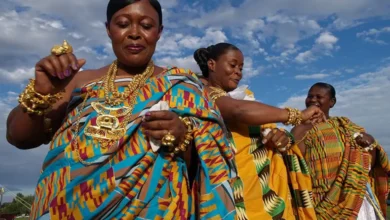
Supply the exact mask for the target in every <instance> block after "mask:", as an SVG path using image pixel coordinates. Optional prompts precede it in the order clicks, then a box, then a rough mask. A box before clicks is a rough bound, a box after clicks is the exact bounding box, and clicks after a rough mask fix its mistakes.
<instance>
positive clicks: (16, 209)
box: [0, 193, 34, 215]
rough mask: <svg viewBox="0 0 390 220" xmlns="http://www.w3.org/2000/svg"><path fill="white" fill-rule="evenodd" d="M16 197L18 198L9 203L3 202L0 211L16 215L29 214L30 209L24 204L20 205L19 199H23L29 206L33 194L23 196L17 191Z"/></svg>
mask: <svg viewBox="0 0 390 220" xmlns="http://www.w3.org/2000/svg"><path fill="white" fill-rule="evenodd" d="M17 197H18V199H16V198H14V199H13V200H12V202H10V203H4V204H3V205H2V207H1V208H0V213H6V214H16V215H21V214H30V210H29V209H28V208H26V207H25V206H24V205H22V204H21V203H20V202H19V201H20V200H24V201H25V202H27V203H28V204H29V206H31V205H32V203H33V201H34V196H32V195H28V196H25V195H23V194H21V193H18V194H17Z"/></svg>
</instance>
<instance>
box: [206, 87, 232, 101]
mask: <svg viewBox="0 0 390 220" xmlns="http://www.w3.org/2000/svg"><path fill="white" fill-rule="evenodd" d="M209 88H210V90H211V91H210V92H209V96H210V98H211V101H212V102H215V100H217V99H219V98H221V97H223V96H228V93H227V92H225V91H224V90H223V89H221V88H218V87H213V86H211V87H209Z"/></svg>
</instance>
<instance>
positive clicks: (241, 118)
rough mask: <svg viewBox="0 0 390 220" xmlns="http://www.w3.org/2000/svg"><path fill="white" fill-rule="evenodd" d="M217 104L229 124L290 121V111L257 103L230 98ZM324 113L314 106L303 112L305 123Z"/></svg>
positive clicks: (225, 98)
mask: <svg viewBox="0 0 390 220" xmlns="http://www.w3.org/2000/svg"><path fill="white" fill-rule="evenodd" d="M215 102H216V104H217V106H218V108H219V110H220V111H221V114H222V117H223V119H224V120H225V121H227V122H235V121H237V122H240V123H243V124H247V125H262V124H268V123H280V122H281V123H285V122H287V121H288V119H289V111H288V110H286V109H281V108H277V107H273V106H270V105H266V104H263V103H260V102H255V101H246V100H237V99H233V98H231V97H229V96H223V97H220V98H218V99H217V100H216V101H215ZM321 114H322V112H321V110H320V109H319V108H317V107H315V106H312V107H310V108H308V109H306V110H304V111H302V119H303V121H306V120H309V119H311V118H313V117H319V115H321Z"/></svg>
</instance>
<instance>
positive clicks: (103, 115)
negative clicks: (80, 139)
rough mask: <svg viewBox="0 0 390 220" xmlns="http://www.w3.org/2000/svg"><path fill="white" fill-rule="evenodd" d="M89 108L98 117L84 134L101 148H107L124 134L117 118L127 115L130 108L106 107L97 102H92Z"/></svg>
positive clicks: (124, 131) (123, 129)
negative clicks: (94, 123) (95, 141)
mask: <svg viewBox="0 0 390 220" xmlns="http://www.w3.org/2000/svg"><path fill="white" fill-rule="evenodd" d="M91 106H92V108H93V109H94V110H95V111H96V112H97V113H98V114H99V116H98V117H97V118H96V125H95V126H94V125H88V126H87V127H86V128H85V131H84V133H85V135H87V136H90V137H92V138H93V139H96V140H97V141H98V142H99V143H100V146H101V147H102V148H108V147H109V146H111V145H112V144H114V142H116V141H118V140H120V139H121V138H122V137H123V136H124V135H125V134H126V130H125V128H121V127H120V125H121V124H120V123H119V119H118V117H122V116H125V115H126V114H129V113H130V112H131V108H129V107H121V108H112V107H106V106H104V105H102V104H101V103H99V102H93V103H91Z"/></svg>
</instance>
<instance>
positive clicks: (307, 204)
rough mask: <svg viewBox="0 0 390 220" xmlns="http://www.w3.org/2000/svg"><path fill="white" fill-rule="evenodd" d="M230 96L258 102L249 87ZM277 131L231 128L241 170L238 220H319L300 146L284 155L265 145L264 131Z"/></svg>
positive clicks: (236, 187) (237, 192) (236, 186)
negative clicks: (263, 141)
mask: <svg viewBox="0 0 390 220" xmlns="http://www.w3.org/2000/svg"><path fill="white" fill-rule="evenodd" d="M240 91H245V93H246V94H240V93H241V92H240ZM230 95H231V96H232V97H233V98H236V99H245V100H252V101H254V97H253V93H252V92H251V91H250V90H248V89H246V87H243V88H241V89H240V88H239V89H238V90H235V92H233V93H231V94H230ZM244 96H245V98H239V97H244ZM275 127H276V124H268V125H263V126H247V125H245V124H240V123H237V122H234V123H231V124H228V128H229V130H230V131H231V134H232V142H234V146H235V150H236V155H235V159H236V164H237V170H238V178H236V180H235V181H234V182H233V183H234V184H233V187H234V197H235V201H236V210H237V219H238V220H246V219H253V220H257V219H264V220H266V219H291V220H295V219H297V218H298V219H306V220H307V219H316V216H315V212H314V208H313V205H312V198H311V193H312V192H311V179H310V175H309V173H308V167H307V165H306V162H305V160H304V158H303V156H302V154H301V152H300V150H299V148H298V146H296V145H294V146H293V147H292V148H291V149H290V150H288V151H287V152H286V153H285V154H284V155H282V154H281V153H279V152H277V151H276V150H275V149H269V148H267V147H266V146H264V145H263V144H262V143H261V141H262V138H263V135H262V131H263V129H265V128H275Z"/></svg>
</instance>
